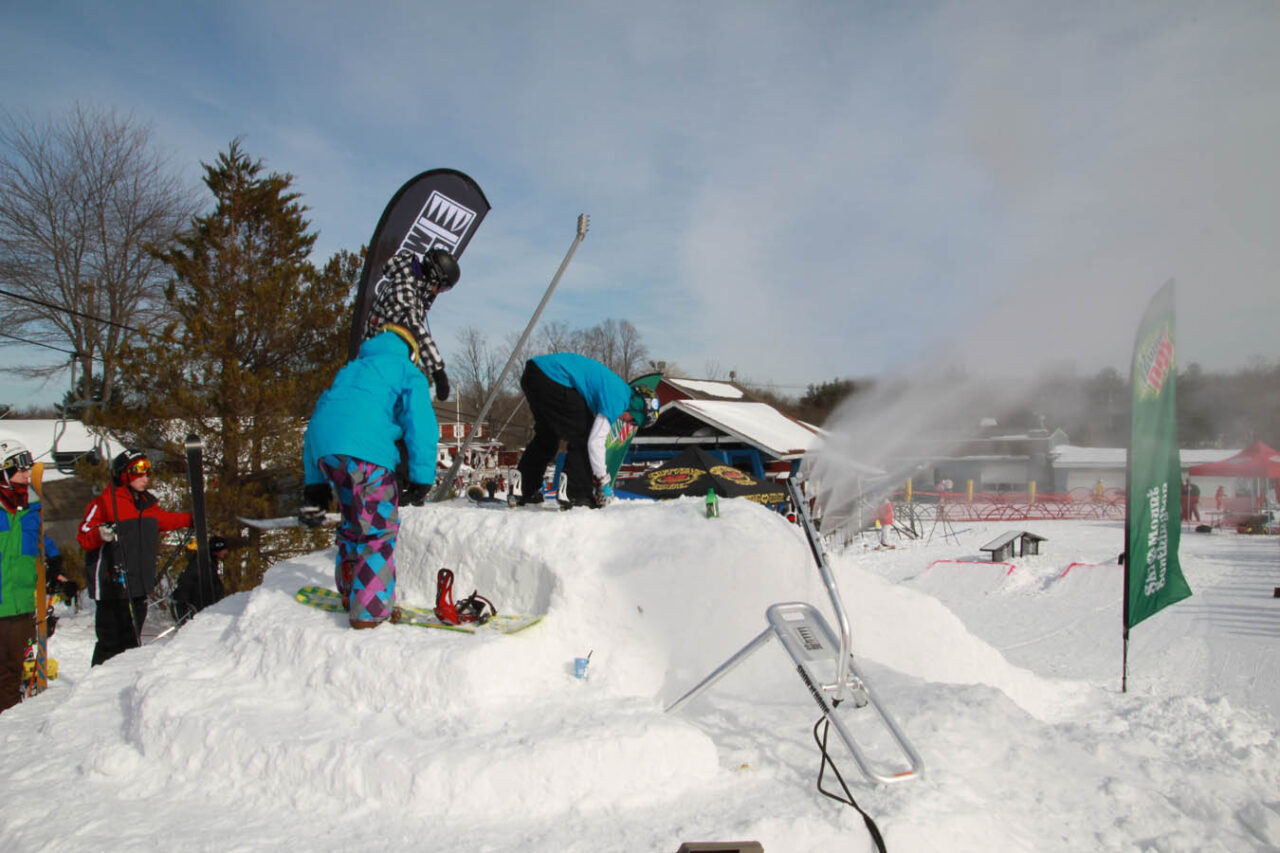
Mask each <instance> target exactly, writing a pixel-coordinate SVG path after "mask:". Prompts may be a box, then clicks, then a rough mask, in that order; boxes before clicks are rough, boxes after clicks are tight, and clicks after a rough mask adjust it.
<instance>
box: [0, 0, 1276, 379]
mask: <svg viewBox="0 0 1280 853" xmlns="http://www.w3.org/2000/svg"><path fill="white" fill-rule="evenodd" d="M464 7H465V8H464ZM0 8H2V9H3V20H4V25H3V27H0V108H3V109H4V110H6V111H9V112H11V113H17V114H31V115H33V116H36V117H44V116H46V115H48V114H50V113H53V114H58V113H60V112H62V111H64V110H65V109H66V108H67V107H68V106H69V105H70V104H72V103H74V102H76V101H79V102H81V103H83V104H88V105H92V106H101V107H114V108H116V109H119V110H120V111H122V112H125V113H129V114H132V115H133V117H134V118H135V119H137V120H138V121H140V122H142V123H145V124H148V125H150V126H151V127H152V129H153V131H154V138H155V141H156V143H157V144H158V146H159V147H160V148H162V149H163V150H166V151H168V152H170V153H171V155H172V157H173V159H174V162H175V164H178V165H179V166H180V167H181V168H182V169H183V171H184V173H185V174H186V176H187V177H188V178H189V179H190V180H191V181H192V182H193V183H195V182H198V180H199V177H200V174H201V170H200V166H199V162H200V161H201V160H203V161H206V162H208V161H211V160H212V159H213V158H214V157H215V156H216V155H217V153H218V152H219V151H222V150H225V148H226V146H227V144H228V143H229V142H230V140H231V139H233V138H235V137H242V138H243V142H244V146H245V148H246V149H247V150H248V152H249V153H250V154H251V155H253V156H255V157H258V158H261V159H263V160H265V162H266V164H267V166H268V167H269V168H271V169H274V170H278V171H285V172H290V173H292V174H293V175H294V176H295V177H296V187H297V189H299V190H300V191H301V192H302V193H303V194H304V201H305V203H306V204H308V205H309V207H310V217H311V221H312V224H313V227H314V228H315V229H316V230H318V231H319V234H320V239H319V243H318V248H317V255H318V257H317V260H323V259H324V258H326V257H327V256H328V255H329V254H331V253H332V252H333V251H336V250H338V249H353V250H354V249H356V248H358V247H359V246H360V245H361V244H362V243H365V242H367V241H368V239H369V237H370V234H371V232H372V229H373V227H374V225H375V224H376V222H377V220H378V217H379V216H380V215H381V213H382V209H383V207H384V205H385V204H386V202H387V201H388V199H389V198H390V197H391V195H392V194H393V193H394V192H395V190H396V189H397V188H398V187H399V186H400V185H401V184H402V183H403V182H404V181H405V180H407V179H408V178H409V177H411V176H413V175H415V174H417V173H418V172H420V171H423V170H425V169H428V168H434V167H450V168H455V169H460V170H462V171H464V172H466V173H468V174H469V175H471V177H473V178H474V179H475V180H476V181H477V182H478V183H479V184H480V186H481V187H482V188H483V189H484V191H485V193H486V195H487V196H488V198H489V200H490V202H491V203H492V205H493V211H492V213H491V214H490V215H489V218H488V219H487V220H486V221H485V223H484V224H483V226H482V227H481V230H480V231H479V233H478V235H477V236H476V238H475V239H474V241H473V242H472V243H471V246H470V247H469V248H468V250H467V253H466V255H465V256H464V258H463V259H462V269H463V281H462V284H461V285H460V286H459V287H458V288H457V289H456V290H455V291H453V292H452V293H450V294H449V295H448V296H447V297H444V298H442V299H441V300H440V301H439V302H438V303H437V305H436V307H435V308H434V310H433V311H432V315H433V316H432V325H433V330H434V332H435V334H436V336H437V337H438V338H439V340H440V341H441V343H442V345H443V348H444V352H445V357H446V359H447V358H448V356H449V348H450V347H451V346H453V345H454V342H455V338H456V335H457V333H458V332H459V331H460V330H461V329H462V328H463V327H465V326H469V325H474V326H477V327H479V328H481V329H482V330H485V331H487V332H489V333H490V335H491V337H492V339H493V340H494V341H495V342H496V341H499V340H501V339H502V338H504V337H505V336H506V335H508V334H510V333H513V332H518V331H519V330H520V329H522V328H523V326H524V324H525V322H526V321H527V319H528V317H529V315H530V313H531V312H532V310H533V308H534V306H535V305H536V304H537V301H538V299H539V298H540V297H541V295H542V292H543V290H544V289H545V287H546V285H547V283H548V281H549V280H550V278H551V276H552V274H553V273H554V272H555V270H556V268H557V266H558V264H559V262H560V260H561V258H562V257H563V255H564V253H565V251H566V250H567V249H568V247H569V244H570V242H571V241H572V238H573V234H574V225H575V221H576V217H577V215H578V214H579V213H583V212H585V213H588V214H589V215H590V216H591V231H590V233H589V235H588V237H587V239H586V241H585V243H584V244H583V246H582V248H581V249H580V251H579V252H578V253H577V256H576V258H575V260H574V262H573V265H572V266H571V267H570V269H569V271H568V273H567V274H566V276H565V278H564V280H563V282H562V283H561V286H560V289H559V290H558V291H557V293H556V295H555V297H554V298H553V299H552V301H551V303H550V305H549V307H548V309H547V312H546V314H544V319H545V320H562V321H565V322H567V323H569V324H570V325H574V326H587V325H593V324H595V323H597V322H599V321H601V320H603V319H606V318H609V317H615V318H624V319H628V320H630V321H631V322H632V323H634V324H635V325H636V326H637V327H638V328H639V329H640V331H641V334H642V336H643V339H644V341H645V343H646V344H647V345H648V347H649V349H650V351H651V355H652V356H653V357H654V358H661V359H665V360H667V361H671V362H676V363H678V364H679V365H680V366H681V367H682V368H683V369H684V370H685V371H687V372H688V373H689V374H691V375H694V376H720V377H723V376H725V375H726V374H727V373H728V371H729V370H736V371H737V372H738V374H739V375H740V376H742V377H746V378H748V379H750V380H752V381H755V382H759V383H774V384H776V385H778V386H781V388H782V389H783V390H789V391H791V392H792V393H798V392H799V391H800V390H802V388H803V386H805V385H807V384H808V383H812V382H820V381H823V380H826V379H830V378H834V377H838V376H869V375H885V374H887V373H890V372H895V371H905V370H910V369H913V368H914V367H916V366H918V365H919V364H920V363H926V364H930V365H937V364H940V363H947V364H959V365H964V366H965V367H966V368H968V369H969V370H971V371H975V372H988V371H1018V372H1023V371H1027V370H1030V369H1034V368H1037V367H1040V366H1042V365H1046V364H1050V365H1057V366H1074V367H1075V368H1076V369H1078V370H1080V371H1081V372H1088V373H1091V372H1093V371H1095V370H1097V369H1098V368H1099V367H1101V366H1104V365H1112V366H1115V367H1117V368H1121V369H1123V367H1124V364H1125V362H1126V360H1127V358H1128V354H1129V351H1130V349H1131V347H1132V344H1133V334H1134V331H1135V329H1136V326H1137V323H1138V320H1139V318H1140V316H1141V314H1142V310H1143V307H1144V306H1145V303H1146V301H1147V300H1148V299H1149V298H1150V296H1151V295H1152V294H1153V293H1154V292H1155V291H1156V289H1158V288H1159V286H1160V285H1161V284H1162V283H1163V282H1164V281H1166V280H1167V279H1169V278H1176V279H1177V280H1178V286H1179V292H1178V312H1179V315H1178V319H1179V333H1180V348H1181V352H1180V358H1181V361H1182V362H1183V363H1187V362H1190V361H1198V362H1200V363H1201V364H1203V365H1205V366H1207V367H1234V366H1239V365H1242V364H1244V363H1246V362H1247V361H1248V360H1249V359H1250V358H1251V357H1255V356H1261V357H1264V358H1267V359H1274V358H1276V357H1277V355H1280V352H1278V349H1280V348H1278V347H1277V345H1276V344H1275V342H1274V341H1275V333H1276V330H1277V328H1278V327H1280V288H1278V287H1277V286H1276V284H1275V282H1274V281H1273V278H1274V276H1275V271H1276V270H1277V269H1280V240H1278V239H1277V236H1276V235H1277V232H1278V231H1280V229H1278V228H1277V225H1278V224H1280V157H1278V156H1277V150H1280V149H1278V147H1277V140H1278V139H1280V53H1278V52H1277V50H1276V48H1275V45H1276V44H1280V4H1277V3H1276V2H1274V0H1260V1H1259V2H1236V0H1233V2H1228V3H1223V2H1178V1H1177V0H1174V2H1123V3H1114V2H1083V3H1069V4H1064V3H1046V2H1040V3H1031V2H989V0H963V1H961V0H957V2H922V3H920V2H912V3H890V2H859V1H858V0H853V2H849V0H846V1H845V2H831V3H824V2H807V3H782V2H775V3H768V2H749V0H735V2H719V1H718V0H709V2H689V0H685V2H667V0H656V2H646V3H643V4H637V3H605V2H601V3H582V2H576V3H565V2H557V0H549V1H548V2H540V3H515V2H484V0H475V2H470V3H466V4H453V3H451V4H443V3H432V2H403V3H399V2H396V3H387V2H377V0H373V1H372V2H366V3H360V4H356V3H338V2H274V0H254V2H239V0H230V1H229V2H218V3H208V4H176V3H145V2H112V3H106V2H62V0H47V2H27V0H0ZM50 356H52V358H53V359H54V360H56V359H57V358H58V356H57V355H56V354H52V353H47V351H46V352H45V353H39V352H36V353H32V352H30V351H28V350H22V349H0V364H5V363H8V364H12V363H15V362H16V361H18V360H20V359H24V358H25V359H30V358H38V359H48V358H49V357H50ZM65 386H66V377H65V376H64V377H59V378H57V379H55V380H53V381H52V382H50V383H49V384H48V385H46V386H45V388H44V390H43V391H40V392H37V393H36V395H35V396H36V398H39V399H45V398H47V399H54V398H57V397H60V396H61V394H62V392H63V390H64V389H65ZM12 394H13V389H12V386H7V385H6V384H5V382H4V380H3V378H2V377H0V400H3V399H6V395H12Z"/></svg>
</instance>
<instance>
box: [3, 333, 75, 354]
mask: <svg viewBox="0 0 1280 853" xmlns="http://www.w3.org/2000/svg"><path fill="white" fill-rule="evenodd" d="M0 337H3V338H12V339H13V340H15V341H21V342H22V343H24V344H31V345H32V346H37V347H44V348H45V349H51V350H53V351H54V352H61V353H66V354H67V355H69V356H71V357H72V358H75V357H77V356H78V355H80V353H78V352H75V351H73V350H69V349H63V348H62V347H55V346H53V345H52V344H46V343H43V342H41V341H33V340H31V339H30V338H20V337H18V336H17V335H11V334H9V333H8V332H0Z"/></svg>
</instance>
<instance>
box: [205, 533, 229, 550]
mask: <svg viewBox="0 0 1280 853" xmlns="http://www.w3.org/2000/svg"><path fill="white" fill-rule="evenodd" d="M226 550H227V540H226V539H223V538H222V537H221V536H210V537H209V553H210V554H214V553H217V552H218V551H226Z"/></svg>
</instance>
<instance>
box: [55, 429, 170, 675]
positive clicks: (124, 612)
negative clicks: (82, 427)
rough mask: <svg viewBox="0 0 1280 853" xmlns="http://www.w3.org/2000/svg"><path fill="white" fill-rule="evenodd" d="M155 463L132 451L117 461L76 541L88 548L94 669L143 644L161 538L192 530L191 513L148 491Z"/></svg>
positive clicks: (85, 512) (78, 532)
mask: <svg viewBox="0 0 1280 853" xmlns="http://www.w3.org/2000/svg"><path fill="white" fill-rule="evenodd" d="M150 477H151V460H150V459H148V458H147V455H146V454H145V453H143V452H142V451H141V450H126V451H124V452H123V453H121V454H120V455H118V456H117V457H116V458H115V459H113V460H111V484H110V485H109V486H107V488H106V489H105V490H104V491H103V492H102V494H100V495H98V496H97V497H96V498H94V499H93V500H92V501H90V503H89V505H88V506H87V507H85V510H84V519H83V520H82V521H81V522H80V529H79V531H77V533H76V539H77V541H79V543H80V547H81V548H83V549H84V550H85V558H84V566H85V575H86V578H87V580H88V589H89V596H90V597H91V598H93V599H94V601H96V602H97V603H98V608H97V613H96V615H95V617H94V628H95V629H96V630H97V634H98V642H97V645H95V646H94V647H93V662H92V665H93V666H97V665H98V664H100V663H105V662H106V661H108V660H110V659H111V658H113V657H115V656H116V655H118V654H120V653H121V652H123V651H125V650H127V649H132V648H136V647H138V646H140V645H142V623H143V622H145V621H146V619H147V596H148V595H150V593H151V591H152V590H153V589H155V585H156V557H157V555H158V552H159V547H160V534H161V533H162V532H165V531H169V530H178V529H179V528H182V527H190V526H191V523H192V521H191V513H189V512H167V511H165V510H163V509H161V508H160V503H159V500H158V499H157V498H156V496H155V495H153V494H152V493H151V492H149V491H147V484H148V483H149V482H150Z"/></svg>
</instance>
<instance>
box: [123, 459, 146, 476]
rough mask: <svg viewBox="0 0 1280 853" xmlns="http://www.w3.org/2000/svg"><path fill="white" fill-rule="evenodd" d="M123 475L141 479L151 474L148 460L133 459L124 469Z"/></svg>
mask: <svg viewBox="0 0 1280 853" xmlns="http://www.w3.org/2000/svg"><path fill="white" fill-rule="evenodd" d="M124 470H125V473H127V474H129V475H130V476H133V477H142V476H145V475H147V474H150V473H151V460H150V459H135V460H133V461H132V462H130V463H129V467H128V468H125V469H124Z"/></svg>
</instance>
